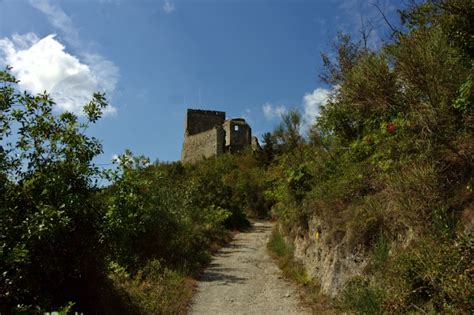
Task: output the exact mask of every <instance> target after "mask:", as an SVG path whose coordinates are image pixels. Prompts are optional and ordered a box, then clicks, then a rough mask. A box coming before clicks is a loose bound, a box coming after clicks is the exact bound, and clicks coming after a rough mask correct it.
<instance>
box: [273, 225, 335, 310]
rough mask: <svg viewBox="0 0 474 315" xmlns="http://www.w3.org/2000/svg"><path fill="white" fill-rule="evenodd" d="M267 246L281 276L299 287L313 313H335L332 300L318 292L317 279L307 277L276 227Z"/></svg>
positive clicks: (291, 248) (290, 247)
mask: <svg viewBox="0 0 474 315" xmlns="http://www.w3.org/2000/svg"><path fill="white" fill-rule="evenodd" d="M267 248H268V252H269V254H270V256H271V257H272V258H273V259H274V261H275V263H276V264H277V265H278V267H279V268H280V269H281V271H282V273H283V276H284V277H285V278H287V279H288V280H290V281H291V282H293V283H294V284H296V285H297V286H298V287H299V289H300V293H301V297H302V299H303V301H304V303H305V304H306V305H307V306H308V307H310V308H311V310H312V311H313V313H314V314H337V312H336V309H335V308H334V306H333V304H332V303H333V302H332V300H331V299H330V298H329V297H327V296H325V295H323V294H322V293H321V292H320V289H319V284H318V283H317V281H316V280H315V279H311V278H309V277H308V275H307V274H306V271H305V269H304V267H303V265H302V264H301V263H299V262H298V261H297V260H295V258H294V255H293V247H292V246H291V245H290V244H288V243H287V242H286V241H285V238H284V237H283V235H282V234H281V233H280V232H279V231H278V228H275V229H274V230H273V232H272V234H271V237H270V240H269V242H268V244H267Z"/></svg>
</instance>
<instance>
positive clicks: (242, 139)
mask: <svg viewBox="0 0 474 315" xmlns="http://www.w3.org/2000/svg"><path fill="white" fill-rule="evenodd" d="M223 126H224V131H225V147H226V149H227V150H228V151H229V152H231V153H236V152H239V151H242V150H244V149H245V148H247V147H248V146H250V145H251V141H252V139H251V138H252V130H251V128H250V126H249V125H248V124H247V123H246V122H245V120H244V119H239V118H237V119H230V120H226V121H225V122H224V125H223Z"/></svg>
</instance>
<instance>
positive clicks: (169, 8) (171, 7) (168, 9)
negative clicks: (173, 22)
mask: <svg viewBox="0 0 474 315" xmlns="http://www.w3.org/2000/svg"><path fill="white" fill-rule="evenodd" d="M174 10H175V7H174V4H173V3H171V1H169V0H166V1H165V4H164V5H163V11H165V13H166V14H170V13H171V12H173V11H174Z"/></svg>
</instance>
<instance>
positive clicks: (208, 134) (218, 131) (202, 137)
mask: <svg viewBox="0 0 474 315" xmlns="http://www.w3.org/2000/svg"><path fill="white" fill-rule="evenodd" d="M224 141H225V133H224V129H222V127H215V128H213V129H211V130H208V131H204V132H201V133H198V134H194V135H188V136H186V137H185V139H184V144H183V151H182V154H181V161H182V162H183V163H195V162H197V161H199V160H202V159H203V158H208V157H211V156H214V155H221V154H222V153H223V152H224Z"/></svg>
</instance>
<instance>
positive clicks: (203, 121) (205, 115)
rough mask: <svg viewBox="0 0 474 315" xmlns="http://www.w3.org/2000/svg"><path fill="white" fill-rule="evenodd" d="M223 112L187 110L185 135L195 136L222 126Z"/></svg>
mask: <svg viewBox="0 0 474 315" xmlns="http://www.w3.org/2000/svg"><path fill="white" fill-rule="evenodd" d="M224 121H225V112H220V111H214V110H202V109H188V110H187V112H186V121H185V134H188V135H195V134H197V133H200V132H204V131H207V130H211V129H212V128H214V127H216V126H219V125H222V123H223V122H224Z"/></svg>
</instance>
